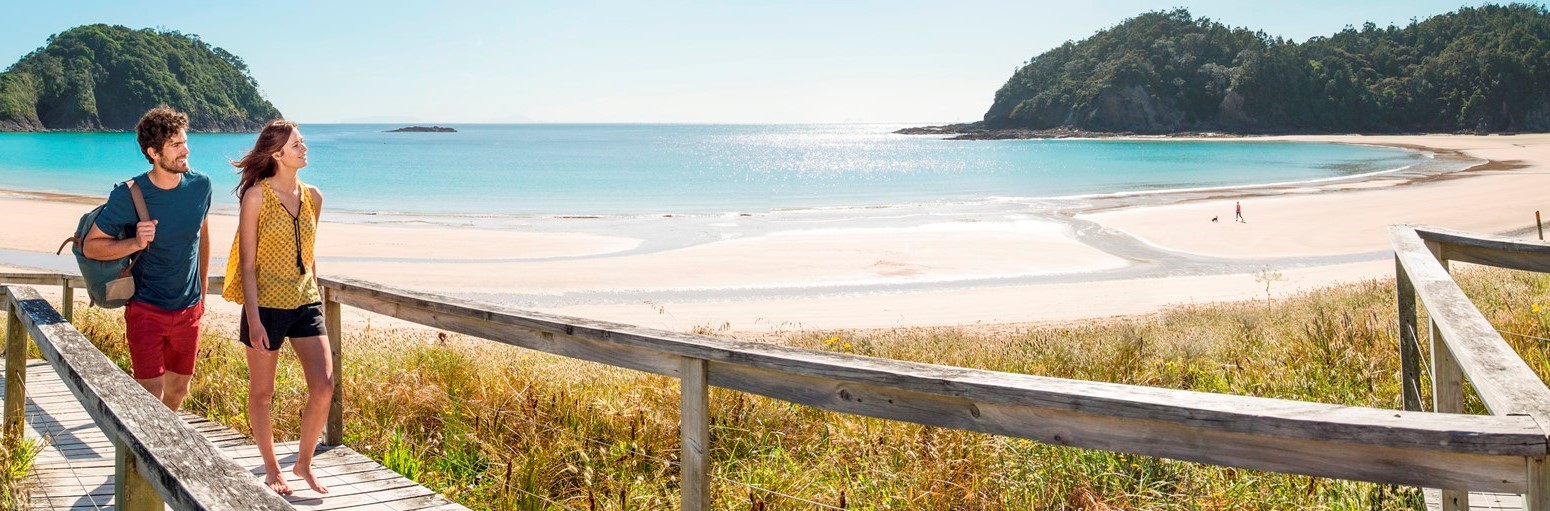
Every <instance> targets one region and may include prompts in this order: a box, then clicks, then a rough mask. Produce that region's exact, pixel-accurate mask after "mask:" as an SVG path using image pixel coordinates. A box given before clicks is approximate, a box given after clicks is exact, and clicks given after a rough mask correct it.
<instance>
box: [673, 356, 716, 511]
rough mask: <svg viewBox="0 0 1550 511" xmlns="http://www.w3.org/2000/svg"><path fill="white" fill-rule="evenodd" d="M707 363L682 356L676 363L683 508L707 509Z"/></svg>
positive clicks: (708, 406)
mask: <svg viewBox="0 0 1550 511" xmlns="http://www.w3.org/2000/svg"><path fill="white" fill-rule="evenodd" d="M705 366H706V362H705V361H704V360H701V359H697V358H689V357H684V358H683V359H682V360H681V361H680V364H679V367H680V368H681V371H680V375H679V376H680V380H679V393H680V402H679V410H678V411H679V421H680V424H679V429H680V444H681V445H680V446H679V449H680V451H679V459H678V463H679V469H680V473H681V477H682V478H683V486H682V488H681V491H682V492H683V496H682V498H683V503H682V506H680V508H681V509H683V510H684V511H709V509H710V458H709V457H708V456H706V455H705V452H706V450H707V447H708V446H709V445H710V386H709V385H708V384H707V379H706V377H705V370H706V367H705Z"/></svg>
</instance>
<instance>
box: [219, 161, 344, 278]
mask: <svg viewBox="0 0 1550 511" xmlns="http://www.w3.org/2000/svg"><path fill="white" fill-rule="evenodd" d="M259 184H260V185H262V186H263V188H264V206H263V208H262V209H260V210H259V213H258V254H257V260H256V263H257V264H256V266H257V268H256V270H257V272H256V273H257V274H258V306H259V307H266V308H271V309H295V308H297V307H301V306H303V305H307V304H312V303H318V302H321V301H323V298H322V296H321V295H320V294H319V293H318V286H317V281H316V280H314V279H313V277H314V273H313V271H314V270H313V267H314V265H315V264H316V261H315V260H314V259H313V252H312V244H313V242H314V241H315V240H316V237H317V228H318V217H317V213H316V210H315V208H314V207H313V203H312V192H311V191H310V190H309V189H308V188H307V185H306V184H303V183H301V182H300V181H297V183H296V184H297V189H299V190H301V208H300V211H298V212H297V214H295V215H292V214H291V212H290V211H288V210H286V209H285V206H283V205H281V204H280V197H279V196H278V195H275V193H274V190H273V189H272V188H270V187H269V180H268V179H265V180H263V181H260V182H259ZM241 245H242V234H241V233H240V232H239V233H238V234H237V237H236V239H233V240H232V241H231V255H230V256H228V258H227V259H226V285H225V287H223V288H222V289H221V296H222V297H225V298H226V299H227V300H230V301H232V302H234V303H244V300H243V298H244V297H243V293H242V252H241ZM298 252H299V253H298ZM303 268H305V271H303Z"/></svg>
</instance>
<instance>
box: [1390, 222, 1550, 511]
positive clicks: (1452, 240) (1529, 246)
mask: <svg viewBox="0 0 1550 511" xmlns="http://www.w3.org/2000/svg"><path fill="white" fill-rule="evenodd" d="M1389 238H1390V240H1391V241H1392V242H1393V245H1394V261H1395V276H1396V278H1395V283H1396V286H1397V287H1398V302H1399V303H1398V305H1399V337H1400V348H1401V349H1400V358H1401V366H1402V369H1401V373H1402V376H1401V377H1402V379H1403V387H1404V406H1405V409H1406V410H1412V411H1419V410H1421V409H1422V403H1421V392H1420V389H1421V349H1420V348H1421V347H1420V342H1419V337H1420V336H1419V335H1418V332H1417V322H1418V318H1417V317H1418V313H1417V307H1416V298H1417V297H1419V298H1420V301H1421V304H1422V305H1425V307H1426V312H1427V316H1428V321H1427V323H1428V324H1427V327H1428V330H1429V331H1430V332H1431V335H1430V338H1431V349H1430V353H1431V361H1430V362H1431V363H1430V367H1431V372H1432V374H1431V384H1432V411H1434V412H1443V413H1459V412H1463V411H1464V381H1465V378H1466V377H1467V378H1468V381H1469V383H1471V384H1472V386H1473V387H1474V389H1475V392H1476V394H1478V395H1479V396H1480V400H1481V402H1483V403H1484V404H1485V407H1486V410H1487V411H1489V412H1490V413H1491V416H1496V417H1528V418H1532V419H1533V420H1534V422H1535V423H1536V424H1538V425H1539V427H1540V428H1544V429H1546V430H1547V431H1550V388H1546V386H1545V383H1544V382H1543V381H1542V380H1541V379H1540V378H1539V376H1538V375H1535V374H1534V372H1533V370H1531V369H1529V367H1528V364H1526V363H1524V362H1523V359H1522V357H1519V356H1518V354H1517V353H1516V352H1515V351H1513V349H1512V347H1511V346H1510V345H1508V344H1507V342H1506V340H1504V339H1502V336H1501V334H1500V333H1498V332H1497V330H1496V328H1495V327H1493V326H1491V324H1490V323H1489V322H1488V321H1486V319H1485V316H1484V315H1482V314H1481V313H1480V311H1479V310H1478V309H1476V308H1475V307H1474V305H1473V304H1471V303H1470V301H1469V297H1467V296H1465V295H1464V291H1463V290H1462V289H1460V288H1459V287H1458V284H1456V283H1455V282H1454V281H1453V277H1452V275H1451V274H1450V273H1449V271H1448V270H1449V262H1450V261H1458V262H1465V263H1474V264H1480V265H1486V266H1494V267H1498V268H1508V269H1514V270H1527V271H1535V272H1541V273H1546V272H1550V245H1547V244H1545V243H1544V242H1542V241H1540V242H1534V241H1527V240H1515V239H1509V238H1502V237H1497V236H1489V235H1483V234H1473V233H1463V232H1458V231H1452V230H1448V229H1441V228H1434V227H1415V226H1407V225H1397V226H1394V227H1391V228H1390V230H1389ZM1545 462H1546V457H1545V455H1543V454H1541V455H1540V456H1531V457H1528V458H1526V459H1525V460H1524V474H1525V478H1526V479H1527V481H1528V484H1529V486H1528V488H1527V489H1526V491H1521V492H1515V493H1522V494H1523V503H1524V506H1523V507H1524V509H1533V510H1546V509H1550V467H1547V466H1546V464H1545ZM1441 488H1443V492H1442V493H1441V504H1442V509H1444V510H1453V509H1468V508H1469V492H1468V490H1470V489H1473V488H1465V487H1452V486H1446V485H1442V486H1441Z"/></svg>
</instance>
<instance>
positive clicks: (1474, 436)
mask: <svg viewBox="0 0 1550 511" xmlns="http://www.w3.org/2000/svg"><path fill="white" fill-rule="evenodd" d="M320 283H321V284H322V285H323V287H324V288H326V289H327V290H328V292H329V293H328V298H327V300H328V301H337V302H338V303H342V304H344V305H350V306H353V307H357V308H361V309H365V310H368V311H372V312H376V313H379V314H385V315H389V316H392V317H396V318H399V319H404V320H408V321H413V322H416V323H421V324H425V325H429V326H433V327H437V328H441V329H445V330H449V331H454V332H458V333H463V334H468V335H473V336H477V337H483V338H486V339H490V340H494V341H498V342H502V343H506V344H511V345H514V346H519V347H523V348H529V349H534V350H538V351H544V352H548V353H553V354H558V355H562V356H566V357H571V358H577V359H583V360H591V361H595V362H601V363H605V364H609V365H613V366H618V367H624V368H628V369H635V370H640V371H646V372H651V373H655V374H662V375H668V376H678V375H679V371H680V367H682V366H683V364H684V362H685V361H704V362H706V365H707V367H706V372H707V373H708V376H707V380H708V382H709V384H710V385H715V386H718V387H723V388H727V389H732V390H738V391H743V392H748V393H753V394H759V395H763V396H768V397H773V398H776V399H781V400H785V401H790V402H794V403H800V404H806V405H810V406H815V407H819V408H824V409H828V410H833V411H838V412H843V413H851V414H857V415H865V416H871V417H880V418H886V419H894V420H901V421H908V422H914V423H919V424H927V425H932V426H940V427H947V428H953V429H961V430H969V431H979V432H985V433H993V434H999V435H1007V436H1015V437H1021V438H1028V439H1033V440H1039V441H1043V442H1048V443H1054V444H1060V445H1070V446H1078V447H1088V448H1097V449H1106V450H1113V451H1123V452H1131V453H1136V454H1144V455H1151V456H1164V457H1169V458H1175V459H1181V460H1188V461H1199V462H1206V463H1212V464H1218V465H1227V466H1236V467H1244V468H1254V469H1262V470H1272V471H1278V472H1290V473H1298V474H1305V475H1313V476H1321V477H1335V478H1342V479H1353V480H1363V481H1371V482H1379V483H1395V484H1407V485H1431V484H1438V483H1439V482H1440V483H1443V484H1447V485H1449V486H1450V487H1462V488H1472V489H1482V490H1487V489H1488V490H1490V491H1511V492H1522V491H1524V489H1525V488H1526V487H1527V485H1528V480H1527V478H1526V475H1525V474H1524V471H1523V463H1524V458H1525V457H1528V456H1544V455H1545V454H1546V453H1547V452H1550V444H1547V442H1546V437H1545V435H1544V433H1543V431H1542V430H1541V429H1540V428H1539V426H1538V424H1537V423H1536V422H1535V421H1534V420H1533V419H1532V418H1529V417H1515V416H1504V417H1498V416H1474V415H1455V414H1431V413H1405V412H1396V411H1395V410H1381V409H1375V408H1361V407H1350V406H1338V405H1327V404H1318V403H1306V402H1299V401H1289V400H1281V399H1270V398H1258V397H1247V396H1235V395H1223V394H1209V393H1202V392H1194V391H1184V390H1172V389H1161V388H1152V387H1143V386H1133V385H1122V384H1113V383H1102V382H1091V381H1081V380H1068V379H1061V378H1049V377H1040V376H1030V375H1023V374H1012V373H1001V372H995V371H984V370H977V369H965V368H957V367H947V366H939V365H932V364H921V363H914V362H904V361H897V360H888V359H880V358H872V357H864V356H858V355H850V354H841V353H831V352H825V351H815V350H804V349H798V348H792V347H785V346H778V345H770V344H765V343H757V342H744V341H735V340H729V339H721V338H716V337H708V336H702V335H694V334H683V333H676V332H667V331H659V330H653V329H648V328H642V327H635V326H629V325H619V324H614V323H606V322H600V321H591V320H585V319H579V318H570V317H564V316H556V315H550V314H543V313H537V312H528V311H519V310H514V309H509V308H504V307H498V306H492V305H487V304H480V303H474V302H469V301H465V300H459V299H456V298H449V297H443V296H437V295H432V294H426V293H418V292H413V291H405V290H398V289H393V288H389V287H386V286H381V285H377V284H373V283H368V282H362V281H357V280H352V279H343V278H322V279H320Z"/></svg>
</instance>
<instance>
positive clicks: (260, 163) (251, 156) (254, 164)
mask: <svg viewBox="0 0 1550 511" xmlns="http://www.w3.org/2000/svg"><path fill="white" fill-rule="evenodd" d="M294 131H296V123H294V122H291V121H287V120H285V119H275V120H273V121H269V124H265V125H264V130H263V131H260V132H258V141H256V142H253V150H251V151H248V154H246V155H244V156H243V157H242V158H241V159H239V160H237V161H234V162H231V166H233V167H236V168H237V171H238V172H241V173H242V182H240V183H237V188H235V189H233V190H232V193H235V194H237V200H242V194H244V193H247V191H248V188H252V187H253V185H256V184H258V182H259V181H262V180H265V179H269V178H270V177H273V176H274V173H275V161H274V153H278V152H280V150H281V149H284V148H285V142H286V141H288V140H290V139H291V132H294Z"/></svg>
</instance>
